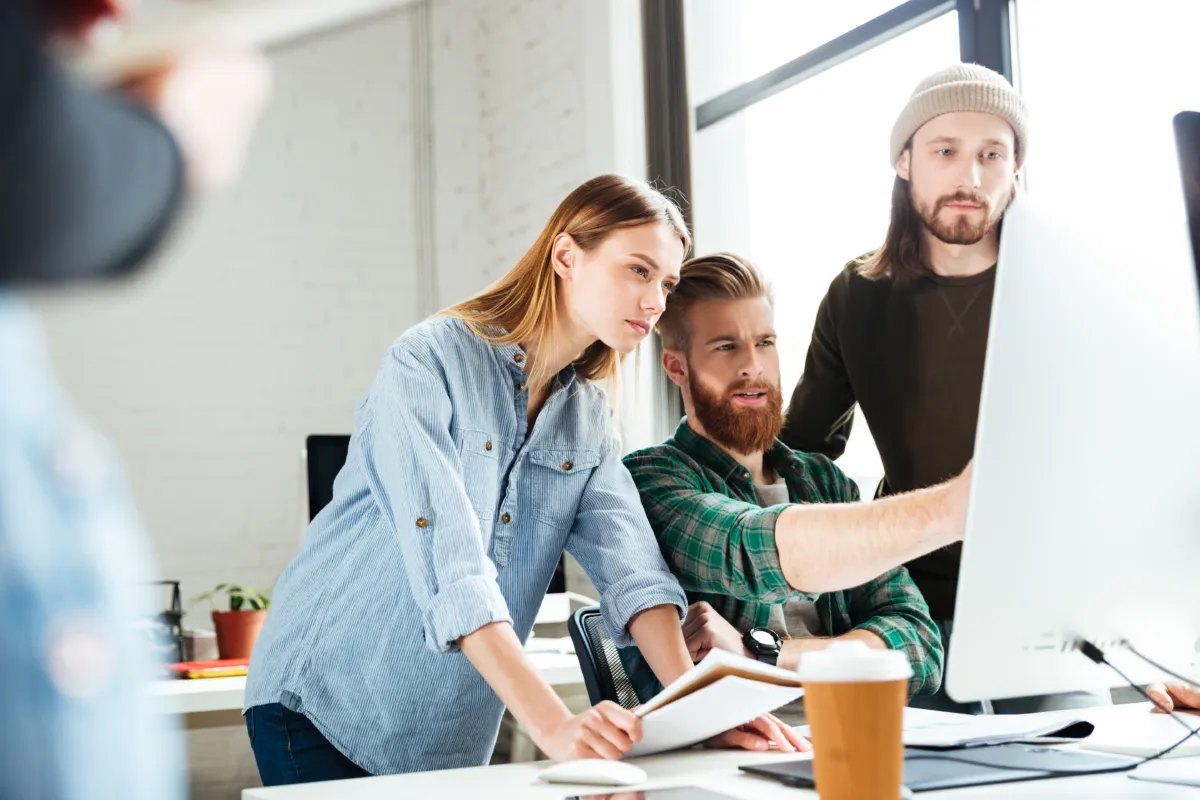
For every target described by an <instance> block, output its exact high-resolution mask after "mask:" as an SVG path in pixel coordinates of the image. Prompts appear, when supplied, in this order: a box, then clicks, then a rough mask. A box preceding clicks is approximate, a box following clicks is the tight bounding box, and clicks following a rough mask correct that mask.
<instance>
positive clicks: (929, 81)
mask: <svg viewBox="0 0 1200 800" xmlns="http://www.w3.org/2000/svg"><path fill="white" fill-rule="evenodd" d="M956 111H980V112H983V113H985V114H994V115H995V116H997V117H1000V118H1002V119H1004V120H1005V121H1007V122H1008V124H1009V125H1011V126H1012V129H1013V132H1014V133H1016V135H1017V152H1016V159H1017V166H1018V167H1020V166H1021V164H1022V163H1023V162H1024V161H1025V155H1026V153H1027V152H1028V149H1029V148H1028V145H1029V138H1028V137H1029V131H1028V117H1029V112H1028V110H1027V109H1026V107H1025V101H1024V100H1022V99H1021V96H1020V95H1019V94H1017V91H1016V89H1014V88H1013V87H1012V84H1010V83H1009V82H1008V81H1007V80H1006V79H1005V78H1004V76H1003V75H1001V74H1000V73H998V72H993V71H992V70H990V69H988V68H987V67H981V66H979V65H978V64H955V65H954V66H952V67H946V68H945V69H940V70H938V71H937V72H935V73H933V74H932V75H930V76H929V77H927V78H925V80H923V81H921V82H920V83H918V84H917V88H916V90H914V91H913V94H912V97H911V98H909V100H908V104H907V105H906V106H904V110H903V111H901V112H900V117H899V119H897V120H896V124H895V125H894V126H892V142H891V144H892V161H891V163H892V164H893V165H894V164H895V163H896V161H897V160H898V159H899V158H900V154H901V153H902V152H904V146H905V145H906V144H908V141H909V139H911V138H912V137H913V134H915V133H916V132H917V130H918V129H920V127H921V126H922V125H924V124H925V123H926V122H929V120H931V119H933V118H934V117H940V116H941V115H942V114H950V113H953V112H956Z"/></svg>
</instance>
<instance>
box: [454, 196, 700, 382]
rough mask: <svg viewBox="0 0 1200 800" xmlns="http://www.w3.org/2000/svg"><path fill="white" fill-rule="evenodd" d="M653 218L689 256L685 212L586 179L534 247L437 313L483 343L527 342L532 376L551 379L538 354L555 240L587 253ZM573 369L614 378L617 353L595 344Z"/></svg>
mask: <svg viewBox="0 0 1200 800" xmlns="http://www.w3.org/2000/svg"><path fill="white" fill-rule="evenodd" d="M652 222H657V223H660V224H663V225H667V226H669V227H670V228H671V229H672V230H673V231H674V232H675V234H676V235H677V236H679V239H680V241H681V242H683V249H684V253H685V254H686V253H687V251H688V249H689V248H690V247H691V236H690V235H689V234H688V230H687V225H686V224H685V223H684V221H683V215H682V214H681V213H680V212H679V209H678V208H677V207H676V205H675V204H674V203H673V202H671V201H670V200H669V199H667V197H666V196H664V195H663V194H662V193H661V192H659V191H657V190H656V189H653V188H651V187H650V186H648V185H647V184H645V183H643V182H642V181H638V180H634V179H631V178H625V177H622V176H620V175H599V176H597V177H595V178H592V179H591V180H588V181H586V182H585V183H583V184H582V185H581V186H579V187H578V188H577V189H575V190H574V191H573V192H571V193H570V194H569V195H567V197H566V199H565V200H563V201H562V202H561V203H559V205H558V208H556V209H555V210H554V213H553V214H552V215H551V216H550V220H549V221H548V222H547V223H546V226H545V227H544V228H542V232H541V233H540V234H538V237H537V239H536V241H534V243H533V246H532V247H530V248H529V250H528V251H527V252H526V253H525V255H523V256H521V258H520V259H519V260H518V261H517V263H516V264H515V265H514V266H513V268H512V269H510V270H509V271H508V272H507V273H505V274H504V276H503V277H502V278H500V280H498V281H496V283H494V284H493V285H492V286H490V287H489V288H487V289H485V290H484V291H483V292H481V293H480V294H477V295H475V296H474V297H472V298H470V299H468V300H464V301H462V302H461V303H457V304H455V305H453V306H450V307H449V308H447V309H445V310H444V311H442V312H441V314H442V315H444V316H448V317H454V318H456V319H461V320H462V321H463V322H465V323H466V324H467V325H468V326H469V327H470V328H471V330H472V331H473V332H474V333H475V334H476V335H477V336H479V337H480V338H482V339H486V340H487V341H490V342H494V343H497V344H524V345H526V346H527V347H528V348H529V349H531V350H532V351H533V354H534V357H533V358H532V359H531V362H533V363H529V364H527V365H526V372H527V373H528V375H529V377H530V380H532V381H535V382H539V383H540V382H543V381H546V380H549V379H550V378H551V377H552V375H550V374H549V373H550V370H551V366H550V365H549V364H547V363H545V361H544V359H543V358H542V355H543V354H545V353H550V352H553V348H552V345H551V342H552V339H553V336H554V330H555V327H556V326H557V323H558V281H557V275H556V274H555V272H554V266H553V264H552V258H553V248H554V240H555V239H556V238H557V237H558V235H559V234H562V233H565V234H568V235H569V236H570V237H571V238H572V239H573V240H574V241H575V243H576V244H578V245H579V246H580V247H581V248H583V249H584V250H585V251H591V250H594V249H595V248H596V247H598V246H599V245H600V244H601V243H602V242H603V241H604V240H605V239H606V238H607V237H608V236H609V235H610V234H612V233H613V232H614V231H617V230H619V229H621V228H632V227H636V226H638V225H645V224H647V223H652ZM573 366H574V367H575V372H576V374H577V375H578V377H579V378H580V379H581V380H584V381H604V382H608V383H615V381H616V378H617V373H618V370H619V369H620V366H621V354H620V353H618V352H617V351H616V350H613V349H612V348H611V347H609V346H608V345H606V344H604V342H601V341H596V342H594V343H592V345H591V346H589V347H588V348H587V349H586V350H584V351H583V353H581V354H580V355H579V357H578V358H577V359H575V361H574V362H573Z"/></svg>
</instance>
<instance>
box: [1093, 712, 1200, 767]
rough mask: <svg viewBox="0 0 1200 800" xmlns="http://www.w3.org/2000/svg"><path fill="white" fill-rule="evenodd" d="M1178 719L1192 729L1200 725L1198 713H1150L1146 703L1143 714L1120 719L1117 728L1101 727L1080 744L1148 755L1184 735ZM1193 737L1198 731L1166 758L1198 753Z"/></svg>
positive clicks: (1104, 750) (1117, 752) (1198, 741)
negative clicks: (1173, 714) (1120, 722)
mask: <svg viewBox="0 0 1200 800" xmlns="http://www.w3.org/2000/svg"><path fill="white" fill-rule="evenodd" d="M1180 719H1181V720H1183V721H1184V722H1185V723H1186V724H1187V726H1188V727H1189V728H1191V729H1192V730H1196V729H1197V728H1200V715H1197V714H1187V713H1185V714H1179V715H1178V716H1177V717H1176V719H1171V717H1170V716H1169V715H1167V714H1153V713H1151V712H1150V710H1149V707H1147V710H1146V713H1145V714H1142V715H1140V716H1133V717H1130V718H1128V719H1122V724H1121V726H1120V727H1119V728H1118V727H1113V728H1101V729H1100V731H1099V732H1097V733H1096V735H1094V736H1092V737H1090V738H1089V739H1087V740H1086V741H1084V742H1082V743H1081V744H1080V746H1081V747H1083V748H1084V749H1087V750H1095V751H1097V752H1100V753H1113V754H1115V755H1121V756H1135V757H1136V756H1142V757H1145V756H1152V755H1154V754H1155V753H1160V752H1162V751H1163V750H1166V749H1167V748H1168V747H1170V746H1171V745H1173V744H1175V743H1176V742H1178V741H1179V740H1180V739H1182V738H1183V737H1184V734H1186V733H1187V731H1186V730H1184V728H1183V726H1182V725H1180V724H1179V722H1178V720H1180ZM1197 737H1200V734H1197V736H1193V737H1192V738H1191V739H1189V740H1188V741H1187V742H1185V743H1184V744H1181V745H1180V746H1179V747H1177V748H1175V749H1174V750H1172V751H1171V754H1170V755H1169V756H1166V758H1179V757H1186V756H1198V755H1200V739H1198V738H1197ZM1147 766H1149V765H1147Z"/></svg>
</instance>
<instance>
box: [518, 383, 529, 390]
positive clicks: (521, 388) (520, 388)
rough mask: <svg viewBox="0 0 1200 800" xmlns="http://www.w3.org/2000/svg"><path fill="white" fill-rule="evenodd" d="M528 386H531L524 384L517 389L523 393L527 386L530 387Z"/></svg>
mask: <svg viewBox="0 0 1200 800" xmlns="http://www.w3.org/2000/svg"><path fill="white" fill-rule="evenodd" d="M528 385H529V384H527V383H522V384H521V385H520V386H518V387H517V389H519V390H520V391H522V392H523V391H525V387H526V386H528Z"/></svg>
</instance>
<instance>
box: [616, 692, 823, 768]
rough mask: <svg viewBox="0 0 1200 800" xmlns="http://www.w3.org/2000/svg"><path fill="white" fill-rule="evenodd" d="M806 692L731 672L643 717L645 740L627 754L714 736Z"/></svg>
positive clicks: (660, 749)
mask: <svg viewBox="0 0 1200 800" xmlns="http://www.w3.org/2000/svg"><path fill="white" fill-rule="evenodd" d="M803 694H804V689H802V688H800V687H799V686H777V685H774V684H770V683H763V682H762V681H756V680H751V679H749V678H742V677H739V676H736V675H728V676H726V677H724V678H721V679H719V680H717V681H716V682H714V683H712V684H710V685H708V686H706V687H704V688H703V689H700V690H698V691H695V692H692V693H691V694H689V695H687V696H685V697H682V698H680V699H678V700H675V701H673V702H669V703H667V704H666V705H663V706H661V707H659V708H656V709H654V710H652V711H650V712H648V713H646V714H645V715H643V716H642V741H640V742H638V743H637V744H635V745H634V746H633V747H632V748H631V749H630V750H629V753H628V754H627V756H628V757H632V756H647V755H651V754H653V753H661V752H664V751H667V750H675V749H678V748H680V747H689V746H691V745H693V744H697V743H699V742H703V741H705V740H706V739H711V738H712V737H714V736H716V735H717V734H719V733H724V732H725V731H727V730H729V729H731V728H736V727H737V726H738V725H742V724H744V723H747V722H749V721H750V720H752V719H754V718H755V717H759V716H762V715H763V714H766V713H769V712H771V711H774V710H775V709H777V708H779V707H781V706H785V705H787V704H788V703H790V702H792V701H793V700H795V699H796V698H798V697H800V696H801V695H803Z"/></svg>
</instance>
